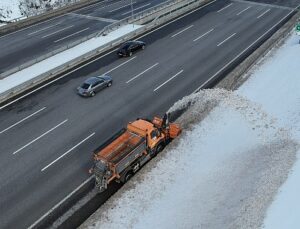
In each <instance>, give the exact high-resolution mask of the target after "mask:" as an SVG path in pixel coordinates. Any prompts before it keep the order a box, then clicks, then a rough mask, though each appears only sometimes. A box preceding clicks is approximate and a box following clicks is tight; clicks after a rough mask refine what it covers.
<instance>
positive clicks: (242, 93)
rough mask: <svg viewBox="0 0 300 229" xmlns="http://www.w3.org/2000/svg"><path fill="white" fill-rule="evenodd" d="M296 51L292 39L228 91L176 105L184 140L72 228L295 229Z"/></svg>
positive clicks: (299, 86) (299, 124)
mask: <svg viewBox="0 0 300 229" xmlns="http://www.w3.org/2000/svg"><path fill="white" fill-rule="evenodd" d="M299 53H300V46H299V44H298V37H296V36H291V37H290V38H289V39H288V40H287V42H286V43H285V44H284V45H283V46H282V47H281V48H280V49H279V50H277V51H276V52H274V51H273V52H271V53H270V54H269V56H268V57H267V58H265V59H264V61H263V62H261V63H260V64H259V65H257V66H255V67H254V68H253V69H252V72H251V73H249V74H251V76H250V78H249V79H248V80H247V81H246V83H245V84H244V85H242V86H241V87H240V88H239V89H238V90H237V91H234V92H230V91H226V90H223V89H211V90H203V91H200V92H199V93H197V94H194V95H191V96H189V97H186V98H184V99H183V100H182V101H179V102H178V103H177V104H175V105H174V107H173V108H171V111H172V110H176V109H178V108H181V107H184V106H186V104H187V103H188V102H191V103H192V104H193V105H192V106H191V107H190V108H189V109H188V111H187V112H185V113H184V114H183V115H182V116H181V117H180V119H179V120H178V122H179V123H181V125H182V127H183V134H182V135H181V136H180V137H179V138H178V139H176V140H174V141H173V143H172V144H171V145H169V146H168V147H166V149H165V150H164V151H163V152H162V153H161V154H160V155H158V156H157V157H156V158H155V159H153V160H152V161H150V162H149V163H148V164H147V165H146V166H145V167H144V168H143V169H142V170H141V171H139V173H137V174H136V175H135V176H134V177H133V178H132V180H130V181H129V182H128V183H127V184H125V185H124V186H123V187H122V188H121V189H120V190H119V191H118V192H117V193H116V194H115V195H114V196H113V197H111V198H110V199H109V200H108V201H107V202H106V203H105V204H104V205H103V206H102V207H101V208H100V209H98V211H97V212H96V213H94V214H93V215H92V216H91V217H90V218H89V219H88V220H87V221H86V222H85V223H84V224H83V225H82V226H81V228H106V229H108V228H143V229H144V228H205V229H206V228H209V229H210V228H216V229H219V228H230V229H231V228H259V227H261V226H262V225H263V224H264V219H265V216H266V213H267V218H266V220H265V227H266V228H268V229H269V228H270V229H273V228H289V229H292V228H295V229H296V228H300V220H299V219H300V218H299V212H300V206H299V201H300V197H299V192H300V185H299V182H298V181H299V177H300V163H299V161H297V156H298V157H299V154H300V150H299V144H300V77H299V71H298V68H299ZM295 161H297V162H296V163H295ZM293 166H294V167H293ZM291 168H293V169H291ZM287 177H289V179H288V180H287V181H286V179H287ZM285 181H286V182H285ZM284 182H285V183H284ZM282 184H284V185H283V186H282V187H281V185H282ZM280 187H281V188H280ZM279 188H280V190H281V192H280V193H279V194H278V195H277V192H278V189H279ZM274 200H275V201H274ZM273 201H274V202H273ZM272 202H273V203H272ZM297 203H298V204H297ZM289 209H294V210H293V212H294V214H291V213H290V211H289Z"/></svg>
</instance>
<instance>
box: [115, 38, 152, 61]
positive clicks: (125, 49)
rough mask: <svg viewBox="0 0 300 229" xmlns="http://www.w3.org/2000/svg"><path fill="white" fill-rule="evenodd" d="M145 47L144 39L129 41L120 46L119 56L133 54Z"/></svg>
mask: <svg viewBox="0 0 300 229" xmlns="http://www.w3.org/2000/svg"><path fill="white" fill-rule="evenodd" d="M145 47H146V43H145V42H143V41H128V42H126V43H124V44H123V45H122V46H121V47H120V48H119V50H118V56H120V57H121V56H132V54H133V53H134V52H135V51H137V50H139V49H145Z"/></svg>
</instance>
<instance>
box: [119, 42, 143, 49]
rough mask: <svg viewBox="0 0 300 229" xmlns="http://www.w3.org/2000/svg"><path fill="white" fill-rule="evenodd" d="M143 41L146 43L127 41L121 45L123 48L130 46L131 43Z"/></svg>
mask: <svg viewBox="0 0 300 229" xmlns="http://www.w3.org/2000/svg"><path fill="white" fill-rule="evenodd" d="M143 43H144V42H143V41H127V42H125V43H124V44H123V45H122V46H121V48H125V47H128V46H129V45H132V44H143Z"/></svg>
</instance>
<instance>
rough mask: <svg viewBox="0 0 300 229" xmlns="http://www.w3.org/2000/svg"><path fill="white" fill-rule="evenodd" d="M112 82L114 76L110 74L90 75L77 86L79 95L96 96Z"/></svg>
mask: <svg viewBox="0 0 300 229" xmlns="http://www.w3.org/2000/svg"><path fill="white" fill-rule="evenodd" d="M112 82H113V80H112V78H111V77H110V76H108V75H102V76H94V77H90V78H88V79H87V80H85V81H84V83H83V84H82V85H81V86H80V87H78V88H77V92H78V94H79V95H81V96H85V97H89V96H95V94H96V93H97V92H99V91H100V90H102V89H103V88H106V87H110V86H111V85H112Z"/></svg>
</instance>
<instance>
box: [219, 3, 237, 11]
mask: <svg viewBox="0 0 300 229" xmlns="http://www.w3.org/2000/svg"><path fill="white" fill-rule="evenodd" d="M232 4H233V3H230V4H228V5H227V6H225V7H223V8H222V9H220V10H218V11H217V12H218V13H220V12H222V11H223V10H225V9H227V8H228V7H230V6H232Z"/></svg>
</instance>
